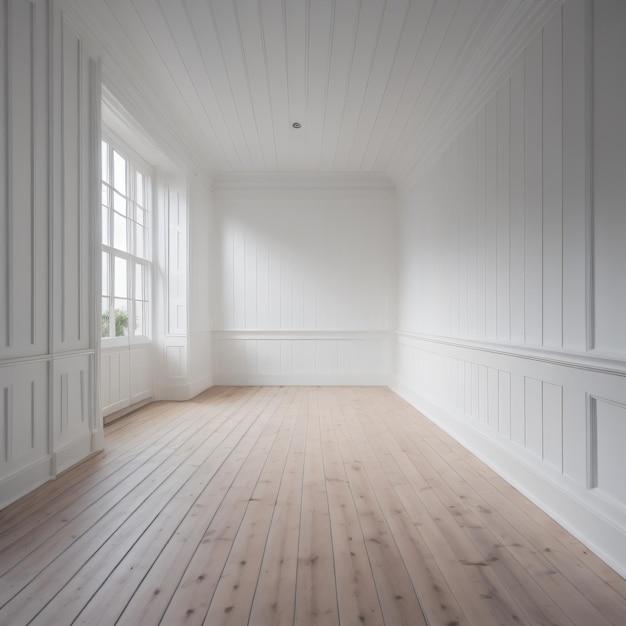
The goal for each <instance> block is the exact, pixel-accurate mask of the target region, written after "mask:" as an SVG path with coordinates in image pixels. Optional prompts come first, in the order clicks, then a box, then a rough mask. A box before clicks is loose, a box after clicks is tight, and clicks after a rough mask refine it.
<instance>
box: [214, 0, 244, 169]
mask: <svg viewBox="0 0 626 626" xmlns="http://www.w3.org/2000/svg"><path fill="white" fill-rule="evenodd" d="M206 5H207V7H208V9H209V13H210V14H211V20H212V21H213V24H214V26H215V41H216V42H217V46H218V48H219V50H220V55H221V57H222V62H223V64H224V70H225V73H226V82H227V83H228V88H229V90H230V95H231V98H232V101H233V104H234V110H235V113H236V115H237V120H238V122H239V126H240V128H241V129H242V130H243V124H242V123H241V113H240V111H239V107H238V106H237V98H236V97H235V92H234V91H233V84H232V81H231V79H230V73H229V71H228V65H227V64H226V57H225V56H224V47H223V46H222V40H221V37H220V31H219V28H218V25H217V20H216V19H215V11H214V9H213V2H212V0H206ZM231 6H232V4H231ZM244 139H245V136H244ZM244 144H245V147H246V151H247V152H248V157H249V158H250V163H251V164H252V165H253V166H254V158H253V157H252V152H251V151H250V145H249V144H248V142H247V141H244ZM242 166H243V162H242Z"/></svg>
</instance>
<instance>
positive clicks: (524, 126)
mask: <svg viewBox="0 0 626 626" xmlns="http://www.w3.org/2000/svg"><path fill="white" fill-rule="evenodd" d="M588 8H589V5H587V3H585V2H584V0H568V2H566V3H565V4H564V5H563V7H562V10H561V11H559V12H558V14H557V15H555V16H554V17H553V18H552V19H551V21H550V22H549V23H548V24H547V25H546V26H545V28H544V29H543V30H542V32H541V33H539V34H538V35H537V37H536V38H535V39H534V40H533V41H532V42H531V43H530V45H529V46H528V47H527V48H526V50H525V51H524V53H523V55H522V57H521V58H520V59H519V62H518V63H517V64H516V65H515V67H514V69H513V71H512V74H511V76H510V78H509V79H508V80H506V81H505V82H504V83H503V84H502V85H501V86H500V88H499V89H498V90H497V92H496V93H494V94H493V97H492V98H491V99H490V100H489V101H488V102H487V103H486V104H485V106H484V107H483V108H482V109H481V110H480V111H479V113H478V115H477V116H476V117H475V118H474V119H473V121H472V122H471V123H470V124H469V126H468V127H467V128H466V129H465V130H464V131H463V132H462V133H461V134H460V136H458V137H456V138H454V140H453V141H452V143H451V144H450V146H449V147H448V148H447V149H446V150H445V151H444V153H443V154H442V156H441V158H439V160H438V161H437V162H436V163H435V164H434V165H433V167H432V168H431V169H430V170H429V171H428V172H426V173H424V174H423V175H422V177H421V178H420V179H419V180H417V181H416V182H415V185H414V186H413V187H412V189H410V190H405V192H404V193H403V197H402V199H401V202H400V204H401V207H400V217H399V238H400V246H399V247H400V255H399V258H400V260H399V276H400V278H399V333H398V390H399V392H400V393H401V394H402V395H404V396H405V397H407V398H408V399H409V400H410V401H411V402H412V403H413V404H414V405H415V406H417V407H418V408H420V409H422V410H423V411H424V412H425V413H426V414H428V415H429V416H430V417H432V418H433V419H435V420H436V421H438V422H439V423H440V424H442V425H443V426H444V427H445V428H447V429H448V430H449V431H450V432H451V433H452V434H454V435H455V436H456V437H457V438H459V439H460V440H461V441H463V442H464V443H466V444H467V445H468V446H469V447H470V448H471V449H473V450H474V451H475V452H477V453H478V455H479V456H481V457H482V458H483V459H485V460H486V461H487V462H488V463H489V464H491V465H492V466H493V467H494V468H496V469H497V470H498V471H499V472H501V473H502V474H503V475H504V476H505V477H507V478H508V479H509V480H511V482H513V484H515V485H517V486H518V487H519V488H520V489H521V490H522V491H524V492H525V493H526V494H528V495H529V496H530V497H531V499H533V500H535V501H536V502H538V503H539V504H540V505H541V506H542V507H543V508H544V509H546V510H547V511H548V512H550V513H551V514H553V515H554V516H555V517H556V518H557V519H558V520H559V521H560V522H561V523H562V524H563V525H564V526H566V527H567V528H568V529H570V530H571V531H572V532H573V533H574V534H575V535H577V536H578V537H580V538H581V539H582V540H583V541H585V542H586V543H587V544H588V545H589V546H590V547H592V548H593V549H594V550H595V551H596V552H598V553H599V554H600V555H601V556H603V557H604V558H605V559H606V560H607V561H608V562H609V563H610V564H611V565H613V566H614V567H616V568H617V569H618V571H620V572H621V573H622V574H624V572H625V571H626V541H625V538H626V537H625V532H626V521H625V518H624V511H625V508H626V491H625V490H624V487H623V477H624V476H626V461H625V458H626V457H624V455H623V450H622V448H623V442H624V441H625V436H626V342H625V341H624V337H626V335H625V334H624V333H625V331H624V324H623V320H624V319H626V316H625V313H626V299H625V297H624V294H625V293H626V287H625V285H626V283H625V282H624V278H623V277H624V268H625V267H626V247H625V246H624V245H623V242H624V233H626V222H625V220H626V201H625V200H624V198H625V197H626V193H625V191H626V188H625V184H626V183H625V182H624V180H625V178H626V177H625V176H624V173H625V172H626V167H625V154H624V149H623V147H624V145H626V131H625V130H624V124H623V119H622V118H623V111H624V110H626V90H625V86H626V78H625V75H624V72H623V68H622V67H621V65H622V60H623V59H624V58H626V45H625V43H624V39H623V37H622V34H621V33H623V27H624V25H625V24H626V5H624V3H621V2H618V1H603V2H599V3H595V9H596V10H595V15H594V20H593V23H595V32H593V33H592V32H591V24H592V21H591V19H590V15H588V14H586V11H587V9H588ZM592 34H593V40H594V41H595V46H594V50H593V52H594V55H595V65H594V67H593V70H594V71H593V78H594V84H595V88H594V92H593V96H594V101H593V112H594V116H593V130H594V141H593V142H592V141H591V138H590V137H591V135H590V132H589V131H590V129H591V126H592V125H591V124H590V120H591V117H590V115H591V111H592V109H591V108H590V107H589V100H588V98H587V94H588V87H589V85H590V84H591V82H590V81H591V77H592V74H591V69H592V68H591V66H589V67H588V69H589V71H587V72H586V71H585V68H586V67H587V64H588V62H589V60H590V59H591V55H590V54H589V51H590V49H591V48H590V46H591V45H592V44H591V42H592V37H591V35H592ZM592 146H594V149H595V152H594V154H593V179H592V178H591V173H592V170H591V168H590V167H589V164H590V163H591V152H590V151H591V150H592ZM592 180H593V185H592V184H591V183H592ZM592 189H593V195H592ZM592 224H593V228H592ZM592 278H593V280H592ZM594 338H595V341H594ZM620 442H621V443H620Z"/></svg>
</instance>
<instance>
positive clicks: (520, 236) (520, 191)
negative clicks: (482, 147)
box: [509, 63, 526, 345]
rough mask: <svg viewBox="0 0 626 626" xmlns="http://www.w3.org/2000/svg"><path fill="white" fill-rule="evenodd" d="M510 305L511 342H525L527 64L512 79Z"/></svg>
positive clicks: (516, 68)
mask: <svg viewBox="0 0 626 626" xmlns="http://www.w3.org/2000/svg"><path fill="white" fill-rule="evenodd" d="M510 115H511V119H510V123H511V127H510V160H509V172H510V179H509V201H510V215H509V228H510V255H511V258H510V280H511V283H510V306H511V326H510V331H511V341H512V342H513V343H515V344H518V345H519V344H523V343H524V335H525V316H524V309H525V305H524V296H525V289H524V270H525V265H526V262H525V237H524V224H525V197H524V176H525V164H524V65H523V64H522V63H519V64H517V66H516V67H515V69H514V70H513V73H512V75H511V79H510Z"/></svg>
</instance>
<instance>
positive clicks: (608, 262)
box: [593, 0, 626, 355]
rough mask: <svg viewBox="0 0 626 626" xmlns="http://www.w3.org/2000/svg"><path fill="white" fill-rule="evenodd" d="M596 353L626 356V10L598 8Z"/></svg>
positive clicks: (611, 0) (613, 1)
mask: <svg viewBox="0 0 626 626" xmlns="http://www.w3.org/2000/svg"><path fill="white" fill-rule="evenodd" d="M593 11H594V15H593V25H594V35H593V37H594V50H593V62H594V64H593V89H594V91H593V95H594V99H593V235H594V241H593V268H594V274H593V285H594V293H593V298H594V302H593V304H594V319H593V324H594V327H593V330H594V337H595V344H594V347H595V348H596V349H598V350H600V351H603V352H608V353H619V354H621V355H624V354H626V324H624V314H625V312H626V281H624V267H625V266H626V247H625V246H624V233H626V176H624V172H625V171H626V151H625V150H624V145H625V143H626V128H625V126H624V104H625V103H626V76H625V74H624V71H623V67H621V66H620V64H619V60H621V59H624V58H625V56H626V40H625V39H624V37H623V32H624V24H625V23H626V4H624V3H623V2H619V1H617V0H608V1H606V2H596V3H594V6H593Z"/></svg>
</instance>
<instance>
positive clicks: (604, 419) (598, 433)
mask: <svg viewBox="0 0 626 626" xmlns="http://www.w3.org/2000/svg"><path fill="white" fill-rule="evenodd" d="M593 406H594V420H593V428H594V429H595V432H594V434H593V437H592V441H593V442H594V444H595V450H594V452H593V454H592V458H593V459H594V461H595V467H594V472H593V475H594V478H595V481H594V483H595V484H594V486H595V487H597V488H598V489H599V490H601V491H602V492H603V493H604V494H606V495H607V496H609V497H611V498H614V499H615V500H617V502H622V503H623V502H626V483H625V482H624V476H625V475H626V462H625V460H624V458H625V457H624V446H623V443H624V441H626V405H624V404H618V403H615V402H610V401H607V400H604V399H601V398H593Z"/></svg>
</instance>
